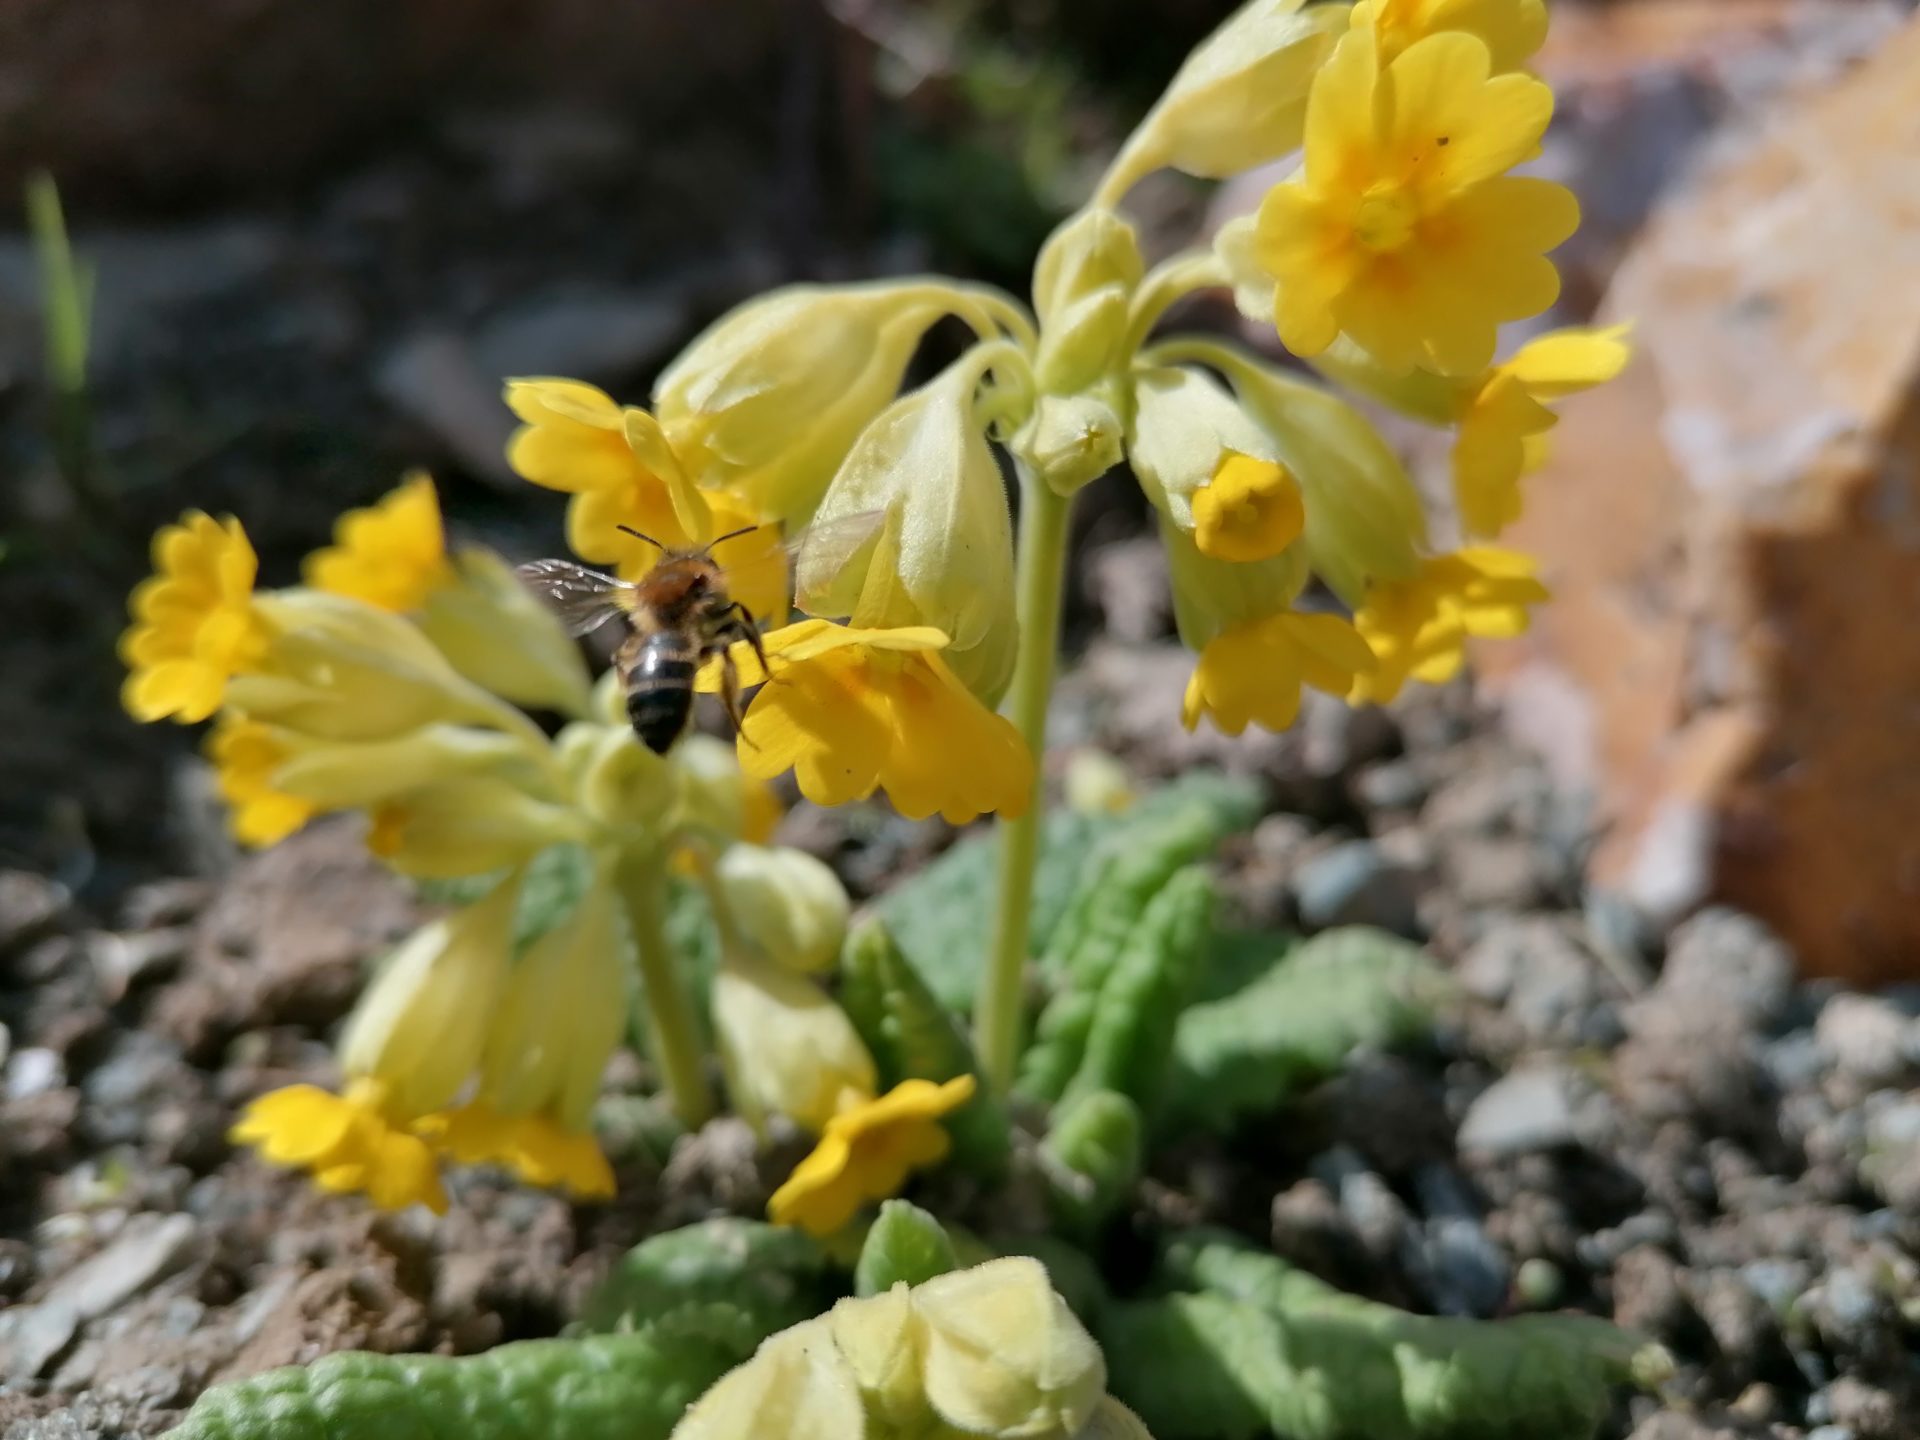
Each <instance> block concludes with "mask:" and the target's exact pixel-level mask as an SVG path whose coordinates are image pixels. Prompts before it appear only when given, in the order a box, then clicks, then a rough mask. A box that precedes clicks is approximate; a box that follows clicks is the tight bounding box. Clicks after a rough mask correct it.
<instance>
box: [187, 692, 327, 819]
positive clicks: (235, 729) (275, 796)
mask: <svg viewBox="0 0 1920 1440" xmlns="http://www.w3.org/2000/svg"><path fill="white" fill-rule="evenodd" d="M206 750H207V758H208V759H209V760H211V761H212V762H213V767H214V783H215V784H216V785H217V786H218V787H219V790H220V798H221V799H222V800H224V801H226V802H227V828H228V829H229V830H230V831H231V832H232V833H233V838H234V839H236V840H238V841H239V842H240V843H241V844H242V845H256V846H260V845H274V844H278V843H279V842H280V841H282V840H284V839H286V838H287V836H289V835H291V834H293V832H294V831H296V830H298V829H299V828H300V827H301V826H303V825H305V824H306V823H307V821H309V820H311V819H312V818H313V817H314V815H315V814H316V813H317V811H318V810H319V808H320V807H318V806H317V805H315V804H314V803H313V802H312V801H311V800H307V799H303V798H302V797H300V796H298V795H289V794H286V793H285V792H283V791H280V790H277V789H275V788H274V772H275V771H276V770H278V769H279V767H280V766H281V765H282V764H283V763H284V762H285V761H286V759H287V756H288V753H289V752H288V750H287V747H286V746H285V745H283V744H281V743H280V742H279V741H278V740H277V739H276V738H275V735H274V731H273V728H272V727H271V726H268V725H262V724H260V723H259V722H258V721H255V720H248V719H247V718H246V717H244V716H241V715H234V714H226V715H222V716H221V717H220V722H219V724H217V725H216V726H215V727H214V728H213V731H212V732H211V733H210V734H209V735H208V736H207V744H206Z"/></svg>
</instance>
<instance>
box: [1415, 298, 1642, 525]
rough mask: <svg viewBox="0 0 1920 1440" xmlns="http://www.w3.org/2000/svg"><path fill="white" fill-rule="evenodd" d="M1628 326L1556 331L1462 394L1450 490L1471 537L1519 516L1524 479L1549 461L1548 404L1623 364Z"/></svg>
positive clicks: (1610, 376)
mask: <svg viewBox="0 0 1920 1440" xmlns="http://www.w3.org/2000/svg"><path fill="white" fill-rule="evenodd" d="M1627 329H1628V327H1627V326H1625V325H1616V326H1613V327H1612V328H1610V329H1606V330H1555V331H1552V332H1550V333H1549V334H1546V335H1542V336H1540V337H1538V338H1537V339H1534V340H1529V341H1528V342H1527V343H1526V344H1525V345H1522V346H1521V347H1520V349H1519V350H1518V351H1516V352H1515V354H1514V356H1513V358H1512V359H1511V360H1508V361H1506V362H1505V363H1504V364H1501V365H1496V366H1494V367H1493V368H1492V369H1491V370H1489V371H1487V372H1486V373H1485V374H1484V375H1482V376H1481V377H1480V378H1479V380H1478V381H1477V382H1475V383H1474V384H1473V385H1472V386H1471V387H1470V388H1469V389H1468V391H1467V392H1466V394H1465V395H1463V396H1462V397H1461V399H1460V401H1459V407H1460V408H1459V426H1460V428H1459V430H1458V432H1457V434H1456V435H1455V438H1454V442H1453V494H1454V500H1455V501H1456V503H1457V504H1458V505H1459V507H1460V523H1461V528H1463V529H1464V530H1465V531H1466V532H1467V534H1468V535H1471V536H1473V537H1475V538H1477V539H1490V538H1492V537H1493V536H1495V535H1498V534H1499V533H1500V532H1501V531H1502V530H1504V529H1505V528H1506V527H1507V526H1508V525H1511V524H1512V523H1513V522H1514V521H1515V520H1518V519H1519V518H1520V477H1521V476H1522V475H1524V474H1526V473H1527V472H1528V471H1530V470H1532V469H1534V468H1536V467H1537V466H1538V465H1539V464H1540V463H1541V462H1542V461H1543V460H1544V459H1545V436H1546V433H1547V431H1549V430H1551V429H1552V428H1553V426H1554V425H1555V423H1557V421H1558V418H1559V417H1558V416H1556V415H1555V414H1554V413H1553V412H1552V411H1551V410H1549V409H1548V408H1547V405H1548V403H1549V402H1551V401H1554V400H1559V399H1562V398H1563V397H1565V396H1568V395H1572V394H1576V393H1577V392H1579V391H1581V390H1587V389H1591V388H1592V387H1593V386H1595V385H1600V384H1604V383H1605V382H1606V381H1608V380H1611V379H1613V377H1614V376H1616V375H1618V374H1619V373H1620V372H1621V370H1623V369H1624V368H1626V363H1627V360H1628V358H1629V356H1630V355H1631V353H1632V352H1631V351H1630V350H1629V348H1628V346H1627V342H1626V333H1627Z"/></svg>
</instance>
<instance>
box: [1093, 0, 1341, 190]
mask: <svg viewBox="0 0 1920 1440" xmlns="http://www.w3.org/2000/svg"><path fill="white" fill-rule="evenodd" d="M1346 28H1347V12H1346V10H1345V8H1344V7H1342V6H1339V5H1315V6H1312V7H1310V8H1308V7H1306V6H1305V0H1249V3H1248V4H1246V5H1243V6H1242V7H1241V8H1240V9H1239V10H1237V11H1236V12H1234V14H1233V15H1232V16H1230V17H1229V18H1228V19H1227V21H1226V22H1225V23H1224V24H1223V25H1221V26H1220V28H1219V29H1218V30H1215V31H1214V32H1213V34H1211V35H1209V36H1208V37H1207V38H1206V39H1205V40H1203V41H1201V42H1200V44H1199V46H1198V47H1197V48H1196V49H1195V50H1194V51H1193V53H1192V54H1191V55H1189V56H1188V57H1187V61H1186V63H1185V64H1184V65H1182V66H1181V67H1180V70H1179V73H1178V74H1176V75H1175V76H1174V77H1173V82H1172V84H1170V85H1168V86H1167V90H1166V93H1165V94H1164V95H1162V96H1161V97H1160V102H1159V104H1157V105H1155V106H1154V107H1153V109H1152V111H1150V112H1149V113H1148V115H1147V118H1146V119H1145V120H1143V121H1141V122H1140V127H1139V128H1138V129H1137V130H1135V131H1134V133H1133V136H1132V138H1131V139H1130V140H1128V142H1127V144H1126V146H1125V147H1124V148H1123V149H1122V150H1121V152H1120V155H1119V157H1118V158H1117V159H1116V160H1115V161H1114V163H1113V167H1112V169H1111V170H1109V171H1108V174H1107V178H1106V179H1105V180H1103V181H1102V182H1101V185H1100V189H1099V195H1100V197H1101V198H1102V199H1103V200H1106V201H1108V202H1112V201H1114V200H1117V199H1118V198H1119V197H1120V195H1121V194H1123V193H1125V191H1126V190H1127V189H1129V188H1130V187H1131V186H1132V185H1133V183H1134V182H1135V181H1137V180H1139V179H1140V177H1141V176H1143V175H1146V174H1149V173H1151V172H1152V171H1154V170H1157V169H1159V168H1161V167H1162V166H1172V167H1173V168H1174V169H1176V170H1184V171H1185V172H1186V173H1187V174H1189V175H1198V176H1200V177H1202V178H1203V179H1210V180H1218V179H1224V178H1225V177H1227V176H1229V175H1236V174H1238V173H1239V172H1240V171H1242V170H1251V169H1252V168H1253V167H1254V166H1256V165H1264V164H1265V163H1266V162H1267V161H1269V160H1273V159H1275V158H1277V157H1279V156H1281V155H1284V154H1286V153H1287V152H1288V151H1289V150H1292V149H1294V148H1296V147H1297V146H1298V145H1299V144H1300V137H1301V134H1302V132H1303V131H1304V129H1305V127H1306V117H1307V92H1308V91H1309V90H1310V89H1311V88H1312V85H1313V77H1314V75H1315V74H1316V73H1317V72H1318V71H1319V69H1320V66H1321V64H1322V63H1323V62H1324V61H1325V60H1326V58H1327V56H1328V55H1330V54H1331V53H1332V51H1333V45H1334V41H1335V40H1336V39H1337V38H1338V37H1339V35H1340V34H1341V33H1342V32H1344V31H1345V29H1346Z"/></svg>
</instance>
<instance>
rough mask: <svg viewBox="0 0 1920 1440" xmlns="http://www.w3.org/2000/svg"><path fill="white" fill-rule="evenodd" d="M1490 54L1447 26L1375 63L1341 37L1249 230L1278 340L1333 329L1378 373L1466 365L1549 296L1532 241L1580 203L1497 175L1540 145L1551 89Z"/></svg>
mask: <svg viewBox="0 0 1920 1440" xmlns="http://www.w3.org/2000/svg"><path fill="white" fill-rule="evenodd" d="M1492 64H1493V62H1492V56H1491V54H1490V52H1489V51H1488V49H1487V46H1486V43H1485V42H1484V41H1482V40H1481V39H1479V38H1478V37H1477V36H1474V35H1471V34H1467V33H1464V32H1461V31H1455V30H1449V31H1443V32H1440V33H1437V34H1432V35H1428V36H1426V37H1425V38H1423V39H1420V40H1417V41H1415V42H1414V43H1413V44H1411V45H1409V46H1408V47H1407V48H1406V49H1405V50H1404V51H1402V52H1401V53H1400V54H1399V55H1398V56H1396V57H1394V58H1393V59H1392V60H1391V61H1389V62H1387V63H1385V64H1382V63H1381V57H1380V55H1379V52H1378V49H1377V46H1376V43H1375V39H1374V35H1373V32H1372V31H1371V30H1368V29H1356V30H1353V31H1351V32H1349V33H1348V35H1347V36H1346V38H1345V39H1343V40H1342V41H1341V42H1340V44H1339V46H1338V48H1337V49H1336V50H1335V51H1334V55H1333V58H1332V59H1331V60H1330V61H1328V62H1327V65H1326V67H1325V68H1324V69H1323V70H1322V71H1321V72H1320V74H1319V76H1318V77H1317V78H1316V80H1315V81H1314V86H1313V95H1312V98H1311V99H1310V101H1309V102H1308V107H1307V132H1306V152H1305V157H1306V158H1305V165H1304V166H1303V168H1302V171H1301V173H1300V175H1299V176H1298V177H1297V178H1295V179H1293V180H1290V181H1287V182H1285V183H1283V184H1280V185H1276V186H1275V187H1274V188H1273V189H1272V190H1271V191H1270V192H1268V195H1267V198H1266V200H1265V202H1264V203H1263V204H1262V206H1261V209H1260V217H1259V222H1258V227H1257V231H1256V236H1255V244H1254V253H1255V255H1256V257H1257V259H1258V261H1259V263H1260V265H1261V266H1262V267H1263V268H1264V269H1265V270H1266V271H1267V272H1268V273H1269V274H1270V275H1271V276H1272V277H1273V279H1274V280H1275V282H1276V284H1277V290H1276V294H1275V301H1274V305H1275V309H1274V318H1275V321H1276V323H1277V324H1278V326H1279V330H1280V339H1281V340H1282V342H1283V343H1285V344H1286V346H1287V348H1288V349H1290V350H1292V351H1294V352H1295V353H1296V354H1299V355H1303V356H1313V355H1318V354H1319V353H1320V352H1321V351H1323V350H1325V349H1326V348H1327V347H1328V346H1329V345H1331V344H1332V343H1333V341H1334V340H1335V338H1336V337H1337V336H1339V335H1340V334H1342V333H1345V334H1347V335H1349V336H1351V337H1352V338H1353V340H1354V341H1355V342H1356V343H1357V344H1359V345H1360V346H1361V347H1362V348H1364V349H1365V350H1367V351H1369V352H1370V353H1372V354H1373V355H1374V356H1375V357H1377V358H1378V359H1379V361H1380V362H1381V363H1382V364H1384V365H1387V366H1389V367H1390V368H1394V369H1402V370H1404V369H1408V368H1411V367H1412V366H1415V365H1425V366H1427V367H1428V368H1430V369H1433V370H1437V371H1439V372H1441V373H1443V374H1449V375H1468V374H1473V373H1475V372H1477V371H1479V370H1481V369H1484V368H1485V367H1486V366H1487V365H1488V364H1489V363H1490V362H1491V361H1492V359H1493V351H1494V341H1495V331H1496V330H1497V328H1498V327H1499V325H1500V324H1501V322H1503V321H1508V320H1524V319H1526V318H1528V317H1529V316H1533V315H1538V314H1539V313H1540V312H1541V311H1542V310H1545V309H1546V308H1547V307H1548V306H1549V305H1551V304H1552V303H1553V302H1554V299H1555V298H1556V297H1557V296H1558V295H1559V293H1560V279H1559V275H1558V273H1557V272H1556V271H1555V270H1554V268H1553V265H1552V264H1551V262H1549V261H1548V260H1547V259H1546V258H1545V252H1547V251H1548V250H1551V249H1552V248H1553V247H1554V246H1556V245H1558V244H1559V243H1560V242H1561V241H1563V240H1565V239H1566V238H1567V237H1568V236H1569V235H1571V234H1572V233H1573V230H1574V227H1575V226H1576V225H1577V224H1578V222H1579V207H1578V205H1577V204H1576V203H1575V201H1574V198H1573V196H1572V194H1571V193H1570V192H1569V191H1568V190H1567V189H1566V188H1565V187H1564V186H1561V185H1556V184H1554V183H1552V182H1551V181H1546V180H1538V179H1529V178H1521V177H1516V176H1511V175H1507V174H1506V173H1505V172H1506V171H1507V170H1509V169H1511V168H1512V167H1513V166H1514V165H1516V164H1518V163H1519V162H1521V161H1523V160H1526V159H1529V158H1530V157H1532V156H1533V155H1535V154H1536V153H1537V152H1538V150H1539V145H1540V137H1541V135H1542V134H1543V133H1544V132H1545V130H1546V127H1547V122H1548V120H1549V119H1550V118H1551V117H1552V114H1553V92H1552V91H1550V90H1549V89H1548V88H1547V87H1546V86H1545V85H1543V84H1542V83H1541V82H1540V81H1538V80H1534V79H1532V78H1530V77H1528V76H1525V75H1497V76H1496V75H1493V74H1492V73H1491V72H1492Z"/></svg>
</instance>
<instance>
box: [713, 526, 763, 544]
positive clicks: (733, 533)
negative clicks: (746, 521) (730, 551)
mask: <svg viewBox="0 0 1920 1440" xmlns="http://www.w3.org/2000/svg"><path fill="white" fill-rule="evenodd" d="M759 528H760V527H759V526H758V525H748V526H745V527H743V528H742V529H739V530H729V531H728V532H727V533H726V534H724V535H716V536H714V538H713V539H711V540H709V541H708V542H707V549H709V550H711V549H712V548H713V547H714V546H716V545H718V544H720V543H721V542H722V541H725V540H738V539H739V538H740V537H741V536H742V535H751V534H752V533H753V532H754V531H756V530H758V529H759Z"/></svg>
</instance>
